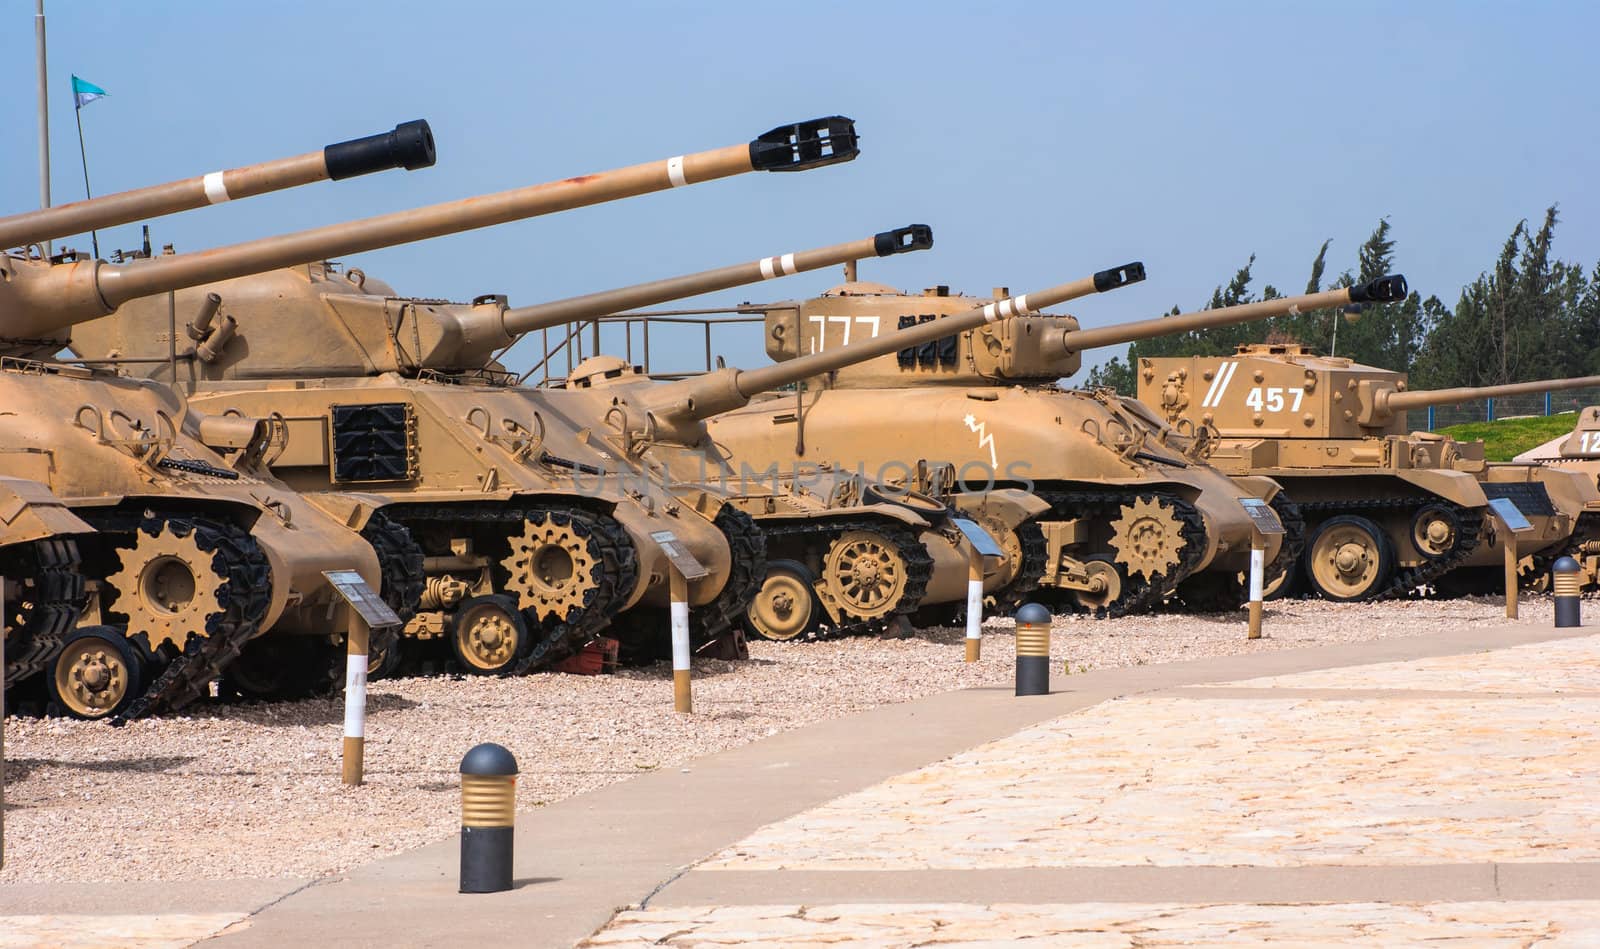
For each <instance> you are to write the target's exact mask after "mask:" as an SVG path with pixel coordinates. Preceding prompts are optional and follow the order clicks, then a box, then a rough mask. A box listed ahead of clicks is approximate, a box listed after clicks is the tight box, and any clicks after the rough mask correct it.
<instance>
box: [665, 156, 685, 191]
mask: <svg viewBox="0 0 1600 949" xmlns="http://www.w3.org/2000/svg"><path fill="white" fill-rule="evenodd" d="M667 180H668V181H670V182H672V186H673V187H674V188H681V187H683V186H684V185H686V184H688V183H689V179H687V178H685V177H684V176H683V156H682V155H679V156H678V157H676V158H669V159H667Z"/></svg>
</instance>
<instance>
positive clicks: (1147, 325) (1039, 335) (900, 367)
mask: <svg viewBox="0 0 1600 949" xmlns="http://www.w3.org/2000/svg"><path fill="white" fill-rule="evenodd" d="M1144 276H1145V274H1144V268H1143V267H1142V266H1141V265H1139V264H1130V265H1128V266H1127V267H1124V268H1121V270H1120V271H1119V281H1118V282H1117V283H1116V284H1115V286H1126V285H1128V284H1131V283H1136V282H1138V281H1140V280H1143V279H1144ZM1385 279H1386V280H1388V281H1389V282H1387V283H1386V282H1384V281H1383V280H1379V281H1373V282H1372V283H1371V284H1367V285H1363V286H1361V287H1356V288H1352V290H1353V292H1352V293H1351V294H1350V296H1349V302H1351V303H1357V304H1359V303H1361V302H1365V301H1372V302H1385V301H1389V300H1395V299H1402V298H1404V296H1405V281H1404V278H1400V277H1394V278H1385ZM1107 289H1110V287H1108V288H1107ZM1328 292H1329V293H1332V294H1334V295H1335V296H1340V295H1341V294H1343V293H1344V291H1343V290H1332V291H1328ZM995 294H996V299H997V300H1003V299H1005V297H1006V296H1007V291H1006V290H1005V288H997V289H996V291H995ZM1317 296H1320V295H1309V296H1306V297H1291V298H1280V299H1276V300H1264V301H1261V302H1259V303H1249V304H1243V305H1240V306H1234V307H1227V308H1224V309H1214V310H1202V311H1199V312H1194V313H1184V314H1181V315H1176V316H1164V317H1159V318H1155V319H1148V320H1137V321H1134V322H1130V323H1120V324H1116V325H1112V326H1103V327H1093V328H1090V329H1083V328H1081V327H1080V326H1079V324H1078V320H1077V319H1076V318H1075V317H1072V316H1065V315H1056V314H1040V315H1036V316H1033V317H1030V318H1029V319H1026V320H1006V319H1002V320H997V321H994V322H991V323H986V324H983V325H981V326H979V327H976V328H972V329H968V330H965V331H962V332H960V333H953V334H949V335H948V336H943V337H941V338H940V339H938V340H936V341H932V342H928V343H923V344H920V345H918V346H906V347H903V348H901V349H899V350H897V351H893V352H891V353H886V354H884V355H883V356H881V357H879V358H876V359H872V360H867V361H865V362H862V363H859V364H856V365H852V366H850V367H848V368H847V369H846V370H844V371H842V372H839V373H838V374H837V376H836V377H834V378H833V379H832V380H831V382H830V384H831V385H833V386H835V387H837V388H874V387H879V386H903V385H908V384H915V385H951V386H971V385H997V384H1001V385H1015V384H1019V383H1028V382H1037V383H1053V382H1054V381H1055V380H1057V379H1064V378H1068V377H1071V376H1073V375H1076V374H1077V372H1078V370H1079V369H1080V368H1081V367H1082V362H1083V360H1082V356H1081V354H1082V353H1083V352H1084V351H1085V350H1089V349H1097V348H1101V347H1105V346H1115V345H1120V344H1123V343H1130V342H1133V341H1135V340H1141V339H1150V338H1152V337H1157V336H1166V335H1169V334H1174V333H1183V332H1188V331H1192V330H1198V329H1208V328H1214V327H1220V326H1231V325H1233V324H1236V323H1245V322H1251V321H1254V320H1261V319H1266V318H1268V317H1271V316H1277V315H1281V314H1283V313H1293V312H1296V311H1297V310H1305V309H1311V308H1313V307H1317V306H1322V305H1324V304H1320V303H1316V302H1314V298H1315V297H1317ZM983 304H984V301H982V300H979V299H977V298H974V297H968V296H961V295H952V294H951V293H950V292H949V288H948V287H943V286H940V287H931V288H929V289H928V290H926V291H924V292H923V293H922V294H921V295H920V296H918V295H912V294H906V293H901V292H900V291H898V290H895V289H893V288H891V287H886V286H883V285H882V284H873V283H849V284H845V285H843V286H840V287H835V288H834V289H832V290H829V291H828V292H827V293H824V294H823V295H822V296H820V297H816V298H813V299H810V300H805V301H801V302H798V303H785V304H773V305H769V306H765V307H760V308H758V309H761V310H764V311H765V313H766V318H765V333H766V345H767V355H769V356H771V357H772V359H773V360H774V361H776V362H784V361H787V360H791V359H795V358H798V357H799V356H801V355H805V354H809V353H815V352H826V351H828V350H832V349H837V348H838V347H839V346H842V345H844V344H846V343H848V342H850V341H851V340H852V339H859V338H861V337H862V336H864V335H866V336H876V335H879V334H880V333H883V332H888V331H890V330H893V329H896V328H906V327H911V326H918V325H920V324H923V323H928V322H935V321H939V320H943V319H948V318H949V317H950V316H952V315H956V314H960V313H965V312H968V311H970V310H972V309H973V308H974V307H978V306H982V305H983Z"/></svg>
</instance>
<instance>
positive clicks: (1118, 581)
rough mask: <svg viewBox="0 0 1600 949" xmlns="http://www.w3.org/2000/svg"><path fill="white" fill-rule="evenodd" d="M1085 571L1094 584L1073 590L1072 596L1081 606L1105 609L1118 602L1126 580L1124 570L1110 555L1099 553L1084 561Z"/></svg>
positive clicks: (1093, 609)
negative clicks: (1124, 579)
mask: <svg viewBox="0 0 1600 949" xmlns="http://www.w3.org/2000/svg"><path fill="white" fill-rule="evenodd" d="M1083 569H1084V572H1085V573H1087V574H1088V575H1089V582H1090V583H1091V584H1092V585H1093V587H1092V588H1091V589H1088V590H1073V591H1072V596H1073V599H1075V600H1076V601H1077V603H1078V605H1079V606H1081V607H1083V608H1084V609H1085V610H1088V611H1089V612H1091V613H1092V612H1094V611H1095V610H1100V609H1104V608H1106V607H1109V606H1110V605H1111V604H1113V603H1115V602H1117V599H1118V598H1119V597H1121V596H1122V588H1123V586H1124V582H1123V579H1122V571H1121V570H1118V569H1117V565H1116V564H1115V563H1114V562H1113V561H1112V559H1111V557H1110V556H1107V555H1097V556H1094V557H1090V558H1088V559H1087V560H1085V561H1084V562H1083Z"/></svg>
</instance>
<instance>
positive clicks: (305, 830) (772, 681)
mask: <svg viewBox="0 0 1600 949" xmlns="http://www.w3.org/2000/svg"><path fill="white" fill-rule="evenodd" d="M1551 614H1552V607H1551V603H1550V601H1549V600H1548V599H1545V598H1535V599H1533V600H1531V601H1524V603H1523V609H1522V621H1523V622H1534V623H1539V622H1544V623H1549V622H1550V621H1551ZM1503 616H1504V614H1503V608H1502V604H1501V602H1500V601H1499V600H1498V599H1490V598H1468V599H1459V600H1449V601H1419V602H1405V603H1388V604H1379V605H1360V606H1357V605H1341V604H1332V603H1323V602H1314V601H1295V602H1289V603H1280V604H1269V606H1268V611H1267V619H1266V624H1265V627H1266V632H1267V638H1265V639H1261V640H1257V641H1255V642H1251V641H1248V640H1246V639H1245V638H1244V622H1243V614H1242V613H1241V614H1238V615H1227V616H1224V615H1211V616H1193V615H1180V614H1169V615H1160V616H1145V617H1134V618H1128V619H1122V620H1114V621H1107V622H1094V621H1091V620H1084V619H1077V618H1063V619H1058V620H1057V621H1056V626H1055V631H1054V634H1053V637H1052V654H1053V657H1054V660H1055V662H1056V663H1059V662H1060V661H1061V660H1062V659H1063V658H1065V659H1066V661H1067V662H1069V663H1070V664H1071V667H1072V670H1073V671H1074V672H1078V671H1088V670H1092V669H1101V668H1111V667H1117V666H1128V665H1141V664H1146V663H1155V662H1170V661H1174V660H1181V659H1195V658H1203V657H1207V656H1221V655H1232V654H1237V653H1246V652H1255V651H1260V650H1266V649H1282V648H1290V647H1296V646H1307V645H1319V644H1330V643H1345V642H1358V641H1366V640H1372V639H1380V638H1385V637H1392V636H1407V635H1420V634H1424V633H1432V632H1438V631H1442V630H1446V629H1459V628H1463V627H1485V626H1496V625H1501V624H1505V623H1506V622H1507V620H1505V619H1504V618H1503ZM986 632H987V633H990V634H992V635H990V636H987V637H986V639H987V641H986V642H985V643H984V661H983V662H981V663H977V664H974V665H967V664H964V663H962V662H961V654H962V647H961V635H962V634H961V631H960V630H957V629H934V630H925V631H922V632H921V633H919V634H917V635H916V636H915V637H913V638H909V639H901V640H872V639H849V640H841V641H834V642H820V643H804V644H801V643H792V644H783V643H762V642H758V643H753V644H752V646H751V656H752V659H751V661H749V662H737V663H734V662H718V661H705V662H697V663H696V664H695V676H696V683H695V693H694V697H695V708H696V714H695V715H693V716H680V715H677V714H675V713H674V712H673V711H672V686H671V675H670V672H669V670H668V669H667V667H666V666H665V665H664V664H662V665H658V666H655V667H651V668H645V669H634V670H626V671H623V672H621V673H619V674H616V675H609V676H571V675H556V674H546V675H535V676H529V677H524V678H520V679H460V678H448V677H441V678H427V679H424V678H418V679H400V680H387V681H382V682H376V683H373V685H372V692H371V695H370V699H369V715H368V722H367V735H368V739H367V759H366V765H367V771H366V776H367V783H366V784H365V785H364V786H362V787H360V788H352V789H346V788H344V787H342V786H341V785H340V784H339V754H340V735H341V733H342V726H341V722H342V717H343V700H342V699H340V700H337V701H334V700H316V701H307V702H294V703H280V704H273V705H215V706H206V707H201V708H199V709H198V710H190V712H191V713H190V714H188V715H185V716H183V717H172V718H164V719H157V720H145V721H138V722H134V723H132V724H130V725H128V726H127V727H125V728H121V729H113V728H110V727H108V726H105V725H97V724H90V723H85V722H75V721H68V720H61V719H43V720H40V719H25V718H22V719H8V720H7V721H6V722H5V750H6V755H7V765H6V781H7V787H6V792H5V803H6V815H5V824H6V827H5V830H6V835H5V836H6V866H5V869H4V870H3V871H0V884H4V883H8V882H24V881H27V882H50V881H82V882H93V881H121V880H186V879H201V878H205V879H227V878H264V877H279V876H293V877H310V876H318V875H322V874H327V873H335V872H338V871H341V870H344V869H348V868H350V867H353V866H356V865H358V864H361V863H364V862H366V861H368V860H371V859H374V858H376V857H381V856H384V855H387V854H392V853H397V852H399V851H402V850H407V849H410V848H412V847H416V846H419V845H422V844H426V843H430V842H433V841H435V840H439V839H441V838H444V837H446V836H448V835H450V834H452V833H454V832H455V830H456V828H457V826H458V822H459V814H458V808H459V783H458V782H459V776H458V773H457V768H458V766H459V764H460V760H461V755H462V754H463V753H464V752H465V751H466V749H468V748H469V747H471V746H472V745H474V744H476V743H477V742H480V741H498V742H500V743H502V744H504V745H506V746H507V747H509V748H510V749H511V750H512V751H513V752H515V753H516V755H517V759H518V761H519V763H520V764H521V768H522V776H521V778H520V779H519V781H518V786H517V796H518V805H519V807H521V808H531V807H537V806H540V805H542V804H548V803H553V802H555V801H558V800H561V799H563V798H566V797H570V796H572V795H574V794H580V793H582V792H584V791H588V790H592V789H594V788H597V787H600V786H602V785H606V784H609V783H611V782H613V781H620V780H623V779H625V778H627V777H629V776H630V775H634V774H638V773H640V772H643V771H650V770H655V769H658V768H673V767H681V766H683V765H684V764H685V763H686V762H688V761H689V760H690V759H693V758H695V757H698V756H700V755H704V754H709V753H712V752H716V751H721V750H723V749H726V748H731V747H734V746H737V745H741V744H745V743H747V742H751V741H756V740H758V739H760V738H763V737H765V736H768V735H772V734H776V733H777V732H780V731H785V730H787V729H791V728H798V727H801V726H803V725H807V724H810V723H812V722H815V721H818V720H821V719H825V718H833V717H837V716H840V715H847V714H849V713H851V712H856V711H860V710H863V709H867V708H872V707H874V706H877V705H883V704H888V703H893V702H901V701H906V700H908V699H914V698H918V697H920V696H923V695H928V694H931V693H935V692H941V691H945V690H948V689H957V688H964V687H969V686H977V685H1008V684H1010V682H1011V677H1012V657H1013V651H1012V637H1011V623H1010V621H1008V620H995V621H991V622H990V623H989V624H988V626H987V627H986ZM1059 668H1060V666H1059V665H1057V666H1056V669H1057V670H1058V672H1059Z"/></svg>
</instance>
